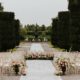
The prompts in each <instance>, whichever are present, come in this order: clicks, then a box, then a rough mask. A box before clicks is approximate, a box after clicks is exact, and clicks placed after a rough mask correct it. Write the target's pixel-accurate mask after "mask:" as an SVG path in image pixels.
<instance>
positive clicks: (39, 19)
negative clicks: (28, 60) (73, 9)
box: [0, 0, 68, 26]
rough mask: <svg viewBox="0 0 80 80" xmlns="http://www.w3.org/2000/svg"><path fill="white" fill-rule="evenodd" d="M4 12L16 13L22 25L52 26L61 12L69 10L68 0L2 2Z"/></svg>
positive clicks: (14, 0)
mask: <svg viewBox="0 0 80 80" xmlns="http://www.w3.org/2000/svg"><path fill="white" fill-rule="evenodd" d="M0 2H1V3H2V5H3V6H4V10H5V11H8V12H14V13H15V18H16V19H19V20H20V22H21V24H23V25H27V24H36V23H37V24H39V25H42V24H45V25H46V26H49V25H51V22H52V20H51V19H52V18H55V17H57V15H58V12H59V11H66V10H68V9H67V7H68V2H67V0H0Z"/></svg>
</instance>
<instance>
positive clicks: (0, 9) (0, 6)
mask: <svg viewBox="0 0 80 80" xmlns="http://www.w3.org/2000/svg"><path fill="white" fill-rule="evenodd" d="M3 9H4V8H3V6H2V4H1V3H0V12H3Z"/></svg>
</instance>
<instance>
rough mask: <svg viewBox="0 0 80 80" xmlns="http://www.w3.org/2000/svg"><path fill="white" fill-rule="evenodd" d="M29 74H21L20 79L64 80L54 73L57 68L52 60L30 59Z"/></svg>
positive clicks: (28, 62) (28, 63)
mask: <svg viewBox="0 0 80 80" xmlns="http://www.w3.org/2000/svg"><path fill="white" fill-rule="evenodd" d="M26 64H27V65H28V71H27V76H21V79H20V80H62V79H61V78H60V76H56V75H54V72H55V68H54V67H53V65H52V63H51V61H50V60H28V61H27V62H26Z"/></svg>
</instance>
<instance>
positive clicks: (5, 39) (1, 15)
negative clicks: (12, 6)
mask: <svg viewBox="0 0 80 80" xmlns="http://www.w3.org/2000/svg"><path fill="white" fill-rule="evenodd" d="M19 24H20V23H19V20H15V19H14V13H12V12H0V51H6V50H8V49H11V48H14V47H15V46H16V45H18V44H19V41H20V40H19Z"/></svg>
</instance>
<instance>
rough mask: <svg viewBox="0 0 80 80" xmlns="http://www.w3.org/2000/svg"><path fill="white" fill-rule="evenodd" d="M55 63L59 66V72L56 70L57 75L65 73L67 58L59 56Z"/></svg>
mask: <svg viewBox="0 0 80 80" xmlns="http://www.w3.org/2000/svg"><path fill="white" fill-rule="evenodd" d="M56 64H57V65H58V68H59V72H57V75H65V73H66V68H67V66H68V60H67V58H64V57H59V58H58V59H57V60H56Z"/></svg>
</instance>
